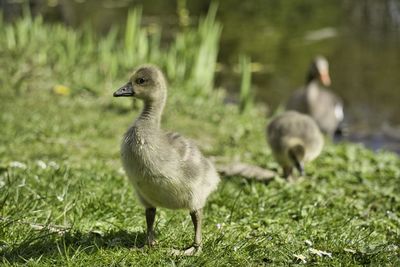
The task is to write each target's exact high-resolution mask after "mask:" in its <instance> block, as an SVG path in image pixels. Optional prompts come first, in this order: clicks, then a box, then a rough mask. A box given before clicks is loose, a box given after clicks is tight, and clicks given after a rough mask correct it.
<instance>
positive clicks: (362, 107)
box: [0, 0, 400, 153]
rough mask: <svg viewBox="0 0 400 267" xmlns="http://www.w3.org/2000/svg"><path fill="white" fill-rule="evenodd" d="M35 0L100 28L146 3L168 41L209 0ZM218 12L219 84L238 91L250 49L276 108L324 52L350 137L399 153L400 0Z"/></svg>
mask: <svg viewBox="0 0 400 267" xmlns="http://www.w3.org/2000/svg"><path fill="white" fill-rule="evenodd" d="M0 3H1V4H2V6H3V9H6V8H7V10H8V12H6V14H5V15H6V17H7V16H10V17H11V16H12V15H13V13H14V14H18V12H19V10H18V7H17V6H16V5H14V4H10V3H11V1H7V0H0ZM30 3H31V8H32V10H33V11H34V12H38V13H42V14H44V15H45V18H47V20H49V21H52V20H56V21H60V20H62V21H64V22H65V23H67V24H69V25H71V26H73V27H80V26H81V25H82V24H84V23H88V22H89V23H91V24H93V26H95V27H96V28H97V29H98V30H99V32H105V31H107V30H108V29H109V28H110V26H111V25H113V24H120V25H124V23H125V18H126V14H127V11H128V10H129V8H132V7H137V6H142V8H143V17H144V19H143V23H144V24H151V23H157V24H161V25H162V26H163V29H164V37H163V38H164V40H165V41H168V40H169V39H171V38H172V37H173V34H174V33H175V32H177V31H179V30H180V27H182V24H188V25H189V26H188V27H190V25H194V24H196V21H197V19H198V18H199V16H202V15H205V14H206V13H207V10H208V7H209V4H210V1H200V0H198V1H194V0H192V1H184V0H176V1H166V0H141V1H134V0H116V1H111V0H101V1H95V0H92V1H89V0H87V1H85V0H79V1H78V0H75V1H61V0H60V1H57V0H52V1H30ZM178 7H179V8H178ZM178 11H180V14H181V16H178V15H177V14H178V13H179V12H178ZM182 11H183V13H182ZM185 12H186V13H185ZM182 14H183V16H182ZM185 14H188V15H189V16H188V17H185ZM217 19H218V20H219V21H220V22H221V23H222V24H223V32H222V37H221V46H220V54H219V62H220V63H221V68H220V69H221V71H220V72H219V73H218V75H217V81H216V82H217V85H218V86H222V87H224V88H226V89H227V90H228V91H230V92H231V93H232V95H235V93H237V91H238V89H239V84H240V83H239V77H238V74H237V73H235V71H234V70H235V65H237V63H238V57H239V55H240V54H247V55H249V56H251V59H252V62H253V70H254V72H253V87H254V90H255V92H256V96H257V97H256V99H257V100H258V101H262V102H264V103H266V104H267V105H268V107H269V109H270V111H273V110H274V109H275V108H277V107H278V106H279V105H280V104H281V103H283V102H284V101H285V99H287V97H288V95H289V94H290V93H291V92H292V91H293V90H294V89H295V88H297V87H299V86H301V85H302V84H303V82H304V79H305V74H306V71H307V68H308V65H309V62H310V60H311V59H312V58H313V57H314V56H315V55H317V54H322V55H325V56H326V57H327V58H328V60H329V61H330V70H331V78H332V86H331V89H332V90H333V91H334V92H336V93H337V94H338V95H339V96H341V97H342V98H343V100H344V103H345V116H346V123H347V125H348V127H349V135H348V136H347V137H345V138H346V139H348V140H351V141H354V142H362V143H364V144H366V145H367V146H369V147H371V148H372V149H379V148H385V149H389V150H392V151H396V152H398V153H400V0H323V1H321V0H292V1H289V0H253V1H242V0H240V1H239V0H224V1H220V3H219V11H218V15H217ZM165 29H167V30H165Z"/></svg>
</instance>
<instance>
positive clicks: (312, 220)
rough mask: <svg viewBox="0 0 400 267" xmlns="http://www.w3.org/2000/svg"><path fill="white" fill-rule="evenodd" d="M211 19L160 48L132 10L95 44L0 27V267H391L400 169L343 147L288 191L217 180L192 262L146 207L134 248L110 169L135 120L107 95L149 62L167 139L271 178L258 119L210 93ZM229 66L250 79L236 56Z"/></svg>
mask: <svg viewBox="0 0 400 267" xmlns="http://www.w3.org/2000/svg"><path fill="white" fill-rule="evenodd" d="M214 12H215V10H211V11H210V14H209V16H208V17H207V18H205V19H204V20H203V21H202V22H200V24H199V26H198V28H196V29H191V30H190V31H188V32H184V33H180V34H178V36H177V37H176V40H174V41H173V42H172V43H171V44H170V45H169V46H168V47H167V48H166V49H162V48H161V47H160V32H157V31H155V32H151V33H150V32H147V31H146V30H145V29H143V28H142V27H140V26H139V24H140V11H139V10H137V11H132V13H131V15H130V16H129V17H128V21H127V24H128V25H131V26H128V27H126V31H125V33H124V34H123V35H122V36H121V32H120V30H119V29H116V28H114V29H113V30H111V31H110V32H109V33H108V34H107V35H106V36H105V37H96V35H95V34H94V33H89V31H90V30H89V29H85V30H83V31H82V32H80V31H74V30H72V29H68V28H66V27H64V26H61V25H47V24H44V23H43V22H42V20H41V19H40V18H34V19H33V18H30V17H29V16H26V17H24V18H23V19H21V20H18V21H17V22H15V23H14V24H12V25H9V24H4V22H2V21H1V22H0V24H1V25H0V26H1V27H0V60H1V66H2V67H1V68H0V84H1V87H0V97H1V100H0V256H1V257H0V263H1V264H2V265H6V266H7V265H25V264H30V265H31V266H54V265H58V266H68V265H69V266H123V265H134V266H135V265H136V266H149V265H172V266H174V265H179V266H186V265H196V266H203V265H204V266H227V265H228V266H229V265H232V266H258V265H277V266H287V265H291V264H303V263H305V262H307V263H308V264H312V265H321V266H327V265H328V266H329V265H335V266H338V265H344V266H352V265H372V266H378V265H389V266H397V265H399V264H400V262H399V261H400V260H399V243H400V219H399V217H400V215H399V212H400V199H399V198H400V197H399V196H400V183H399V179H400V160H399V158H398V157H397V156H396V155H394V154H392V153H388V152H379V153H377V154H375V153H373V152H371V151H369V150H367V149H365V148H363V147H361V146H358V145H353V144H340V145H332V144H328V145H327V147H326V148H325V150H324V152H323V153H322V155H321V157H320V158H318V159H317V160H316V161H315V162H313V163H311V164H310V165H308V166H307V168H306V172H307V178H305V179H302V180H300V181H298V182H296V183H286V182H284V181H283V180H282V179H280V178H278V177H277V178H276V179H275V180H274V181H273V182H271V183H270V184H268V185H265V184H261V183H251V182H248V181H246V180H244V179H242V178H240V177H231V178H229V179H228V178H227V177H224V178H223V181H222V183H221V185H220V186H219V189H218V191H217V192H216V193H214V194H213V195H212V196H211V197H210V200H209V202H208V204H207V206H206V208H205V219H204V230H203V233H204V249H203V253H202V254H201V255H199V256H197V257H172V256H171V254H170V249H171V248H184V247H185V246H187V245H189V244H190V242H191V240H192V234H193V230H192V225H191V222H190V218H189V216H188V214H186V213H185V212H183V211H177V212H174V211H170V210H166V209H159V210H158V215H157V221H156V231H157V239H158V241H159V244H158V246H157V247H156V248H154V249H151V250H150V249H147V248H145V249H139V248H138V246H140V245H142V244H143V240H144V229H145V228H144V225H145V220H144V214H143V213H144V212H143V208H142V207H141V206H140V205H139V204H138V202H137V200H136V199H135V197H134V194H133V190H132V188H131V187H130V186H129V184H128V182H127V181H126V179H125V177H124V174H123V172H122V171H121V164H120V161H119V142H120V139H121V136H122V134H123V133H124V131H125V129H126V128H127V127H128V125H129V124H130V123H131V122H132V121H133V119H134V117H135V116H136V114H137V110H133V111H132V110H131V102H130V101H129V100H127V99H125V100H121V99H119V100H118V101H116V100H115V99H113V98H112V96H111V93H112V91H113V89H115V88H117V87H118V86H119V85H120V84H121V83H122V82H125V79H126V78H127V76H128V75H129V73H130V71H131V70H132V68H133V67H135V66H136V65H137V64H140V63H143V62H147V61H150V62H152V63H155V64H158V65H160V66H161V67H162V68H163V69H164V70H165V71H166V72H167V74H168V79H169V82H170V85H171V86H170V91H169V100H168V105H167V107H166V111H165V115H164V117H163V125H164V126H165V127H166V128H168V129H173V130H176V131H179V132H181V133H183V134H184V135H186V136H188V137H191V138H193V139H195V140H196V141H197V143H198V144H199V146H200V147H201V149H202V150H203V151H204V152H205V153H206V154H207V155H208V156H213V157H217V158H221V157H222V158H223V160H225V161H233V160H240V161H243V162H248V163H252V164H257V165H260V166H262V167H268V168H271V169H277V168H278V166H277V164H276V163H275V161H274V160H273V159H272V156H271V154H270V151H269V149H268V148H267V145H266V142H265V140H264V138H265V137H264V130H265V125H266V122H267V119H266V118H264V114H262V113H261V112H260V110H258V109H257V107H256V106H253V105H252V104H251V103H249V105H248V107H247V108H246V112H243V113H241V112H240V106H239V105H225V104H223V102H224V99H223V97H224V93H223V92H222V91H218V90H213V75H214V69H213V68H214V67H215V61H216V53H217V52H218V47H217V44H218V35H219V33H220V30H221V26H220V25H219V24H217V23H216V22H215V13H214ZM132 32H135V34H133V35H130V34H131V33H132ZM138 32H140V34H139V35H137V34H138ZM208 33H210V34H208ZM132 47H134V48H135V49H134V50H133V51H134V52H128V50H129V49H130V48H132ZM129 53H132V55H129ZM205 54H207V55H208V56H207V58H203V55H205ZM138 55H140V56H138ZM132 56H133V57H132ZM128 57H132V58H128ZM131 60H132V61H131ZM242 67H243V69H247V68H248V67H249V62H248V61H246V60H245V58H243V59H242ZM201 70H203V71H204V72H202V71H201ZM247 70H248V69H247ZM245 73H246V72H245ZM244 75H246V74H244ZM243 79H244V85H243V86H244V89H242V92H244V97H243V99H244V100H243V101H244V102H246V101H248V102H249V101H251V100H249V99H250V98H249V97H248V96H247V95H248V92H249V89H250V87H249V86H250V82H249V80H248V78H246V76H244V78H243ZM246 87H247V89H246ZM55 88H58V89H57V90H55ZM66 88H68V89H66ZM57 92H59V93H57ZM60 92H61V93H60ZM65 92H68V93H65ZM246 92H247V93H246Z"/></svg>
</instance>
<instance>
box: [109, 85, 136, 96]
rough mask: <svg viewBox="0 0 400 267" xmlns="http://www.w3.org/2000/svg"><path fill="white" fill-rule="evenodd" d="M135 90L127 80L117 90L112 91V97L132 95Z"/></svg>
mask: <svg viewBox="0 0 400 267" xmlns="http://www.w3.org/2000/svg"><path fill="white" fill-rule="evenodd" d="M134 95H135V91H133V87H132V83H131V82H128V83H127V84H125V85H124V86H122V87H121V88H119V89H118V90H117V91H115V92H114V94H113V96H114V97H122V96H134Z"/></svg>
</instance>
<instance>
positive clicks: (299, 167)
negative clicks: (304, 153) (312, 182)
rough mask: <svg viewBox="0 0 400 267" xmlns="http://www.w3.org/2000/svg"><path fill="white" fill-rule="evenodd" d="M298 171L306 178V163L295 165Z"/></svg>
mask: <svg viewBox="0 0 400 267" xmlns="http://www.w3.org/2000/svg"><path fill="white" fill-rule="evenodd" d="M295 167H296V169H297V170H298V171H299V173H300V175H301V176H304V163H303V162H298V161H297V162H296V164H295Z"/></svg>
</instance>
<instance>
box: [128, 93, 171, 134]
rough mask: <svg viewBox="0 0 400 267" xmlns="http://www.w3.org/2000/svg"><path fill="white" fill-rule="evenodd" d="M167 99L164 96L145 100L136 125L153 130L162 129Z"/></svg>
mask: <svg viewBox="0 0 400 267" xmlns="http://www.w3.org/2000/svg"><path fill="white" fill-rule="evenodd" d="M166 98H167V96H166V94H163V95H162V96H160V97H159V98H155V99H146V100H144V106H143V110H142V112H141V113H140V116H139V117H138V118H137V120H136V122H135V124H136V125H138V126H143V127H147V128H148V129H152V130H154V129H160V125H161V117H162V113H163V110H164V107H165V102H166Z"/></svg>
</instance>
